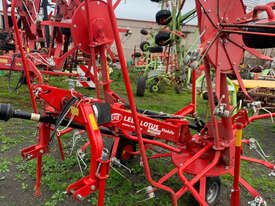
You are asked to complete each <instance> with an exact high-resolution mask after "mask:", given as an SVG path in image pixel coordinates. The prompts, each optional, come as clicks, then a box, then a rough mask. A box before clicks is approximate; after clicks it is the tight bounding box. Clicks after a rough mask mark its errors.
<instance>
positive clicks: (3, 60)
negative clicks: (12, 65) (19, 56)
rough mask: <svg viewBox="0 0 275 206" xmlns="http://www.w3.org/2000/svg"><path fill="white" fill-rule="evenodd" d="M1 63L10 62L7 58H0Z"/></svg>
mask: <svg viewBox="0 0 275 206" xmlns="http://www.w3.org/2000/svg"><path fill="white" fill-rule="evenodd" d="M0 63H8V60H7V59H0Z"/></svg>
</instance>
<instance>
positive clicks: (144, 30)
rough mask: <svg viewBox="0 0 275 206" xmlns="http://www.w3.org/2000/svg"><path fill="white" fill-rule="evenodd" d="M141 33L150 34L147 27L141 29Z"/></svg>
mask: <svg viewBox="0 0 275 206" xmlns="http://www.w3.org/2000/svg"><path fill="white" fill-rule="evenodd" d="M140 33H141V34H142V35H147V34H148V31H147V30H146V29H144V28H143V29H141V30H140Z"/></svg>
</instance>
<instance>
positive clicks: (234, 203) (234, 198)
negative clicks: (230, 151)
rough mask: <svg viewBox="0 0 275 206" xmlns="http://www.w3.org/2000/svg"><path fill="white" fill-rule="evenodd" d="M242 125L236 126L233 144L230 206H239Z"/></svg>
mask: <svg viewBox="0 0 275 206" xmlns="http://www.w3.org/2000/svg"><path fill="white" fill-rule="evenodd" d="M242 128H243V125H242V123H238V124H237V131H236V140H235V141H236V142H235V166H234V180H233V189H232V191H231V206H239V205H240V187H239V178H240V163H241V148H242Z"/></svg>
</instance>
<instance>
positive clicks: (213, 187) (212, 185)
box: [192, 177, 221, 206]
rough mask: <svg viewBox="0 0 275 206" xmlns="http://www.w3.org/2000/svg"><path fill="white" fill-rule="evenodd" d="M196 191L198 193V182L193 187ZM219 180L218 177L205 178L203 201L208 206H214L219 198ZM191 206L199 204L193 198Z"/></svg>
mask: <svg viewBox="0 0 275 206" xmlns="http://www.w3.org/2000/svg"><path fill="white" fill-rule="evenodd" d="M194 187H195V189H196V190H197V191H200V182H197V183H196V184H195V185H194ZM220 190H221V180H220V178H219V177H207V178H206V188H205V201H206V202H207V204H208V205H209V206H214V205H215V204H216V203H217V200H218V198H219V196H220ZM193 200H194V201H193V204H192V205H193V206H199V203H198V202H197V201H196V200H195V198H194V197H193Z"/></svg>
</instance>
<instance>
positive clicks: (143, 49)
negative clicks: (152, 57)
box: [139, 41, 150, 52]
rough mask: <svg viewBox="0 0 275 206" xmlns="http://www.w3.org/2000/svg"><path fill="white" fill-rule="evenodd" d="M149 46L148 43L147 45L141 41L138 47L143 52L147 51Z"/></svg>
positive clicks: (146, 42)
mask: <svg viewBox="0 0 275 206" xmlns="http://www.w3.org/2000/svg"><path fill="white" fill-rule="evenodd" d="M149 46H150V43H149V42H148V41H143V42H141V43H140V45H139V47H140V49H141V51H143V52H146V51H148V49H149Z"/></svg>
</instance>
